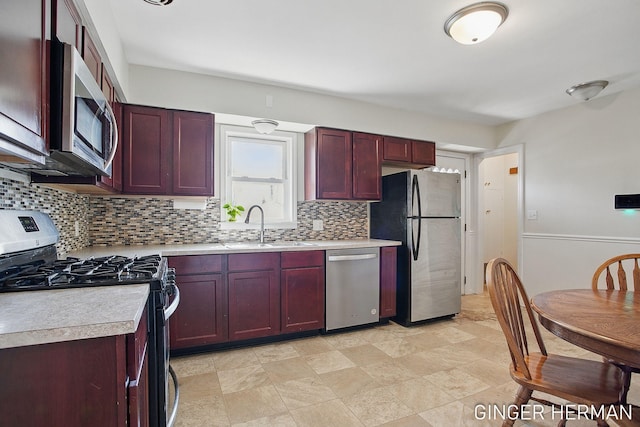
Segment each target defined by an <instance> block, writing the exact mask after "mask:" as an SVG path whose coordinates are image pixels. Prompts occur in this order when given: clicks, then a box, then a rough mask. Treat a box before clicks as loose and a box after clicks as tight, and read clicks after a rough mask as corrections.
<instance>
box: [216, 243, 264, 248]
mask: <svg viewBox="0 0 640 427" xmlns="http://www.w3.org/2000/svg"><path fill="white" fill-rule="evenodd" d="M224 246H225V247H226V248H227V249H256V248H271V247H273V246H274V245H273V244H272V243H260V242H230V243H225V244H224Z"/></svg>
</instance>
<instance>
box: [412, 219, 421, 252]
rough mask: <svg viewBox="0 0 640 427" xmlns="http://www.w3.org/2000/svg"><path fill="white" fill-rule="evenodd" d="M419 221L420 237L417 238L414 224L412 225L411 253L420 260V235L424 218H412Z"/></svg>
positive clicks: (419, 234) (419, 235)
mask: <svg viewBox="0 0 640 427" xmlns="http://www.w3.org/2000/svg"><path fill="white" fill-rule="evenodd" d="M416 220H417V221H418V237H417V239H416V233H415V232H414V229H413V226H412V227H411V254H412V255H413V259H414V261H417V260H418V255H419V254H420V237H421V234H422V218H411V221H416Z"/></svg>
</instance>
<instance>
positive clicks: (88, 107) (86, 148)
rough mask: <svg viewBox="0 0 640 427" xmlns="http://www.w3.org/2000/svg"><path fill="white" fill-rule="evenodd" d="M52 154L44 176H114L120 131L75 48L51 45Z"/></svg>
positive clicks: (47, 160) (58, 44) (40, 168)
mask: <svg viewBox="0 0 640 427" xmlns="http://www.w3.org/2000/svg"><path fill="white" fill-rule="evenodd" d="M50 81H51V88H50V111H51V116H50V120H51V121H50V140H49V149H50V153H49V156H48V157H47V159H46V161H45V166H40V167H39V168H37V170H33V172H36V173H38V174H41V175H80V176H95V175H105V176H111V163H112V162H113V158H114V156H115V152H116V149H117V146H118V129H117V123H116V119H115V115H114V114H113V110H112V109H111V106H110V105H109V102H108V101H107V99H106V97H105V96H104V94H103V92H102V90H101V89H100V87H99V86H98V83H97V82H96V80H95V78H94V77H93V75H92V74H91V71H89V68H88V67H87V65H86V64H85V62H84V60H83V59H82V57H81V56H80V53H79V52H78V51H77V50H76V48H75V47H74V46H72V45H70V44H66V43H61V42H58V41H56V40H53V41H51V79H50Z"/></svg>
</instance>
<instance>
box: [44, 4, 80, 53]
mask: <svg viewBox="0 0 640 427" xmlns="http://www.w3.org/2000/svg"><path fill="white" fill-rule="evenodd" d="M51 7H52V8H53V17H54V19H53V22H52V31H53V33H54V34H55V35H56V37H57V38H58V40H60V41H61V42H64V43H67V44H71V45H73V46H75V47H76V49H78V52H82V19H81V18H80V14H79V13H78V11H77V10H76V7H75V6H74V4H73V1H72V0H53V1H52V5H51Z"/></svg>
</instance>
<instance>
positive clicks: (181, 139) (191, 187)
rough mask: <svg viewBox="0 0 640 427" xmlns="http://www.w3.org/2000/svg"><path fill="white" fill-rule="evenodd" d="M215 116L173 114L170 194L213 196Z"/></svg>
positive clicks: (180, 112) (178, 112)
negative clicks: (171, 189) (171, 184)
mask: <svg viewBox="0 0 640 427" xmlns="http://www.w3.org/2000/svg"><path fill="white" fill-rule="evenodd" d="M213 121H214V116H213V115H212V114H206V113H194V112H189V111H174V112H173V194H180V195H191V196H213V123H214V122H213Z"/></svg>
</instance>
